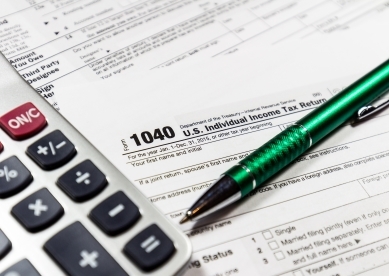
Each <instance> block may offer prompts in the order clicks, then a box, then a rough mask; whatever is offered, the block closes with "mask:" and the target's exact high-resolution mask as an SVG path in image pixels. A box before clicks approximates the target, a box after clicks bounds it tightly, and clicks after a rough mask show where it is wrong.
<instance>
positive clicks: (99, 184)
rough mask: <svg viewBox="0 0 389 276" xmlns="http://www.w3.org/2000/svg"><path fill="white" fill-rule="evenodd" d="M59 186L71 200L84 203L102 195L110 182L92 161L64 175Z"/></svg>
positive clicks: (79, 165)
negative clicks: (99, 194)
mask: <svg viewBox="0 0 389 276" xmlns="http://www.w3.org/2000/svg"><path fill="white" fill-rule="evenodd" d="M57 184H58V186H59V187H60V188H61V189H62V190H63V191H64V192H65V193H66V194H67V195H68V196H69V197H70V198H71V199H73V200H74V201H76V202H83V201H85V200H88V199H90V198H92V197H94V196H95V195H97V194H98V193H100V192H101V191H102V190H103V189H104V188H105V187H106V186H107V184H108V182H107V179H106V177H105V175H104V174H103V173H102V172H101V171H100V170H99V169H98V168H97V167H96V166H95V165H94V164H93V163H92V162H91V161H90V160H85V161H84V162H82V163H80V164H78V165H77V166H75V167H74V168H72V169H70V170H69V171H67V172H66V173H65V174H63V175H62V176H61V177H60V178H59V179H58V181H57Z"/></svg>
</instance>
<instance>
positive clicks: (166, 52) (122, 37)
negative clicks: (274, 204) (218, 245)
mask: <svg viewBox="0 0 389 276" xmlns="http://www.w3.org/2000/svg"><path fill="white" fill-rule="evenodd" d="M0 5H1V11H0V51H1V52H2V53H3V54H4V55H5V56H6V57H7V58H8V60H9V61H10V62H11V63H12V65H13V66H14V67H15V69H16V70H17V71H18V72H19V73H20V74H21V75H22V76H23V78H24V79H25V80H26V81H27V82H29V83H30V84H31V85H32V86H33V87H34V88H36V89H37V91H38V92H39V93H41V94H42V96H44V97H45V98H47V99H48V100H49V101H50V102H52V103H53V102H54V103H53V104H54V105H55V106H56V107H57V108H58V105H57V104H56V103H55V100H54V99H55V97H54V93H55V90H56V89H57V88H60V87H65V86H68V85H72V84H76V83H77V84H79V83H82V82H90V81H92V80H101V79H108V78H110V77H112V76H114V75H117V74H119V73H121V72H125V71H128V72H131V73H133V74H134V73H135V72H139V70H140V69H152V68H157V67H163V66H168V65H172V64H176V63H177V62H179V61H181V62H182V61H187V60H188V61H190V60H191V62H189V63H194V62H199V61H203V60H208V59H209V58H210V57H212V56H217V55H220V54H225V53H232V52H236V51H247V53H249V54H251V53H252V52H257V51H265V50H267V49H268V48H269V47H271V45H273V44H274V43H278V42H284V41H288V40H289V39H292V38H297V39H300V38H304V37H311V36H312V35H315V34H316V35H318V34H324V35H328V34H332V33H334V32H335V31H339V30H346V29H349V28H352V27H353V26H355V25H358V23H359V22H370V21H374V20H375V18H376V17H379V16H380V15H382V14H386V13H387V10H388V9H387V3H386V1H383V0H359V1H358V0H356V1H343V0H327V1H322V0H293V1H283V0H272V1H269V0H229V1H227V0H217V1H209V0H158V1H136V0H116V1H111V0H81V1H76V0H70V1H69V0H54V1H27V0H13V1H6V0H2V1H0ZM365 19H366V20H365ZM367 19H368V20H367ZM248 45H252V46H250V47H248ZM246 46H247V47H246ZM246 48H247V50H245V49H246ZM181 62H180V63H181Z"/></svg>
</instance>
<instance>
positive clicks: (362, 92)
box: [296, 60, 389, 144]
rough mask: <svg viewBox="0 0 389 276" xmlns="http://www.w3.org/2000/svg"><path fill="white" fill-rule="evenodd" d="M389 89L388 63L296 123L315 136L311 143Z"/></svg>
mask: <svg viewBox="0 0 389 276" xmlns="http://www.w3.org/2000/svg"><path fill="white" fill-rule="evenodd" d="M388 88H389V60H387V61H386V62H384V63H383V64H381V65H380V66H378V67H377V68H375V69H374V70H372V71H371V72H370V73H368V74H366V75H365V76H363V77H362V78H360V79H359V80H357V81H356V82H354V83H353V84H352V85H350V86H348V87H347V88H345V89H343V91H342V92H340V93H339V94H337V95H335V96H334V97H332V98H331V99H330V100H328V101H327V102H325V103H324V104H322V105H321V106H320V107H318V108H316V109H315V110H314V111H312V112H310V113H309V114H308V115H306V116H305V117H303V118H302V119H300V120H299V121H297V122H296V124H300V125H303V126H304V127H305V128H306V129H307V130H308V131H309V133H310V135H311V137H312V144H315V143H316V142H318V141H319V140H320V139H322V138H323V137H325V136H326V135H328V134H329V133H330V132H332V131H333V130H335V129H336V128H337V127H339V126H340V125H342V124H343V123H344V122H346V121H347V120H349V119H351V118H352V117H353V116H355V115H356V114H357V112H358V110H359V109H360V108H361V107H364V106H366V105H368V104H369V103H371V102H372V101H373V100H375V99H377V97H379V96H380V95H382V94H383V93H384V92H385V91H387V90H388Z"/></svg>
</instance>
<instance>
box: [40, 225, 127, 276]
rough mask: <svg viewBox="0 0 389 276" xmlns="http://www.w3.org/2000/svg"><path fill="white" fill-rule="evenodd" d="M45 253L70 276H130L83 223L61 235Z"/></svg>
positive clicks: (70, 227)
mask: <svg viewBox="0 0 389 276" xmlns="http://www.w3.org/2000/svg"><path fill="white" fill-rule="evenodd" d="M44 249H45V250H46V252H47V253H48V254H49V255H50V256H51V257H52V258H53V259H54V260H55V261H56V262H57V263H58V264H59V265H60V266H61V267H62V269H63V270H64V271H65V272H66V273H67V274H68V275H85V276H89V275H93V276H100V275H101V276H106V275H115V276H121V275H127V273H126V272H125V271H124V270H123V269H122V268H121V267H120V266H119V264H118V263H117V262H116V261H115V260H114V259H113V258H112V257H111V255H109V253H108V252H107V251H106V250H105V249H104V248H103V247H102V246H101V245H100V243H99V242H98V241H97V240H96V239H95V238H94V237H93V236H92V235H91V234H90V233H89V232H88V230H87V229H86V228H85V227H84V226H83V225H82V224H81V223H80V222H75V223H73V224H71V225H69V226H68V227H66V228H65V229H63V230H62V231H60V232H59V233H58V234H56V235H55V236H54V237H52V238H51V239H50V240H49V241H47V242H46V243H45V245H44Z"/></svg>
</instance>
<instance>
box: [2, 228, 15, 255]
mask: <svg viewBox="0 0 389 276" xmlns="http://www.w3.org/2000/svg"><path fill="white" fill-rule="evenodd" d="M11 248H12V244H11V242H10V241H9V239H8V238H7V236H6V235H5V234H4V233H3V231H1V230H0V260H1V259H2V258H4V257H5V255H7V254H8V252H9V251H11Z"/></svg>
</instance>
